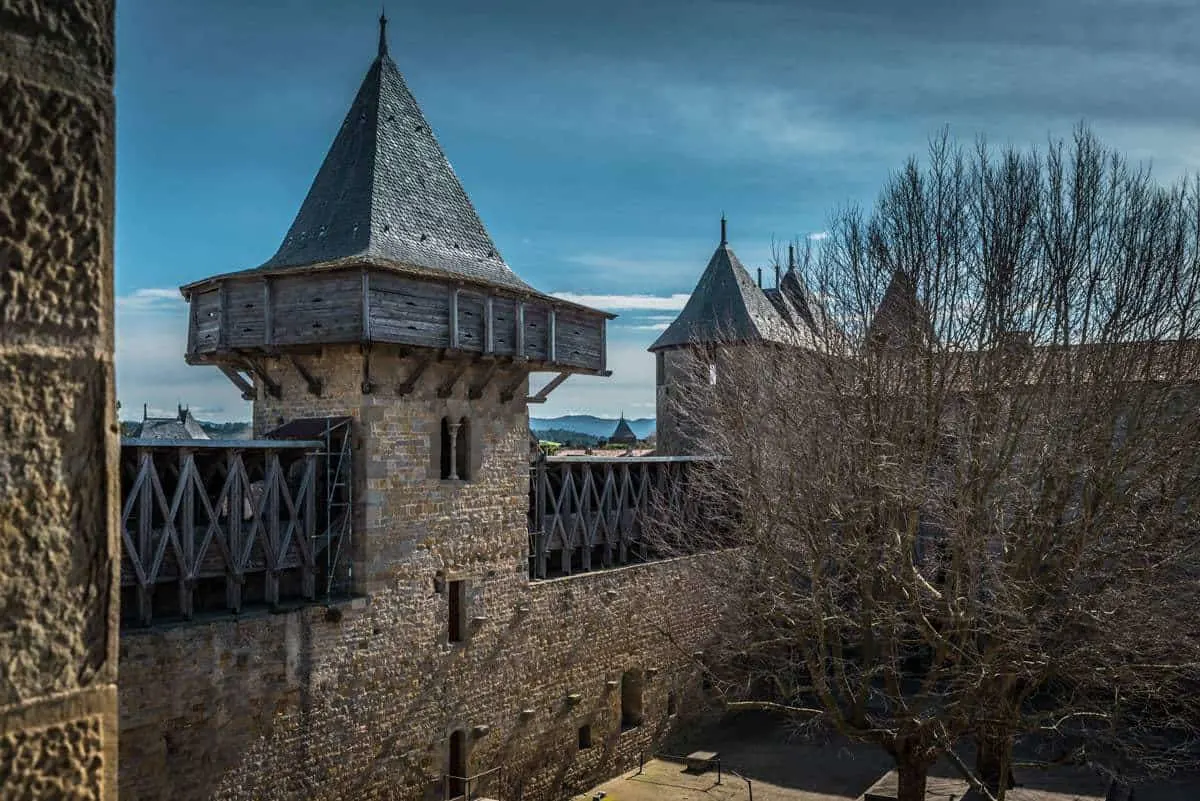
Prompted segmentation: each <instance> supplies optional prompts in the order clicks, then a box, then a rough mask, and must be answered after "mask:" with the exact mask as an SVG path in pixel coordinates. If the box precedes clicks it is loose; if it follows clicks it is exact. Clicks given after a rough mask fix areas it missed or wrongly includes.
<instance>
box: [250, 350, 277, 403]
mask: <svg viewBox="0 0 1200 801" xmlns="http://www.w3.org/2000/svg"><path fill="white" fill-rule="evenodd" d="M246 366H247V368H248V371H249V372H250V373H252V374H253V375H254V377H255V378H257V379H258V380H259V381H261V382H262V385H263V386H264V387H266V389H267V394H268V395H270V396H271V397H272V398H276V399H278V398H281V397H283V390H282V388H281V387H280V386H279V382H278V381H276V380H275V379H273V378H271V376H269V375H267V368H266V367H265V366H264V365H263V363H262V360H261V359H251V358H247V359H246Z"/></svg>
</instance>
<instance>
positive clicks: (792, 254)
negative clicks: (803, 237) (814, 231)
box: [788, 243, 796, 270]
mask: <svg viewBox="0 0 1200 801" xmlns="http://www.w3.org/2000/svg"><path fill="white" fill-rule="evenodd" d="M788 269H789V270H794V269H796V246H795V245H793V244H791V243H788Z"/></svg>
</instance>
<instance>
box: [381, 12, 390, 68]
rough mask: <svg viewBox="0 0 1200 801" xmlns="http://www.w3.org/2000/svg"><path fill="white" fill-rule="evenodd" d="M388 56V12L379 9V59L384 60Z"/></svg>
mask: <svg viewBox="0 0 1200 801" xmlns="http://www.w3.org/2000/svg"><path fill="white" fill-rule="evenodd" d="M387 54H388V49H387V12H386V11H385V10H384V9H383V8H382V7H381V8H380V9H379V57H380V58H383V57H384V56H386V55H387Z"/></svg>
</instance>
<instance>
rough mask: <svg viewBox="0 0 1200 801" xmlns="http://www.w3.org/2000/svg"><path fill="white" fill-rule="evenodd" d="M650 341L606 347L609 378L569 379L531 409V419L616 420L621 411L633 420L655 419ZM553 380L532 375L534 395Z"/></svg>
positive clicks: (530, 385)
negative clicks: (587, 417)
mask: <svg viewBox="0 0 1200 801" xmlns="http://www.w3.org/2000/svg"><path fill="white" fill-rule="evenodd" d="M649 344H650V343H649V341H648V340H647V341H645V342H643V341H641V339H638V340H636V341H629V340H626V341H617V342H614V341H612V340H611V339H610V340H609V343H608V369H610V370H612V375H611V376H609V377H607V378H602V377H599V376H582V375H580V376H572V377H571V378H570V380H568V381H566V382H565V383H563V385H562V386H560V387H559V388H558V389H556V390H554V392H552V393H551V394H550V398H549V399H548V400H547V401H546V403H545V404H543V405H540V406H530V407H529V414H530V415H531V416H534V417H557V416H559V415H564V414H576V413H579V414H594V415H598V416H603V417H616V416H617V415H618V414H620V413H621V412H622V411H624V412H625V414H626V415H630V416H636V417H652V416H654V394H655V393H654V354H652V353H649V352H647V351H646V347H647V346H648V345H649ZM551 377H552V376H549V375H547V376H541V375H535V376H534V377H533V380H531V381H530V382H529V389H530V391H531V392H537V390H538V388H540V387H541V386H542V385H543V384H545V383H546V381H547V380H549V379H550V378H551Z"/></svg>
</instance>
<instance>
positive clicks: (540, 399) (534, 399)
mask: <svg viewBox="0 0 1200 801" xmlns="http://www.w3.org/2000/svg"><path fill="white" fill-rule="evenodd" d="M570 377H571V374H570V373H559V374H558V375H556V376H554V378H552V379H550V383H548V384H546V386H544V387H542V388H541V389H539V390H538V392H537V394H536V395H530V396H529V397H528V398H526V399H525V402H526V403H545V402H546V398H548V397H550V393H551V392H553V391H554V390H556V389H558V388H559V386H560V385H561V384H562V382H564V381H566V380H567V379H568V378H570Z"/></svg>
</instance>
